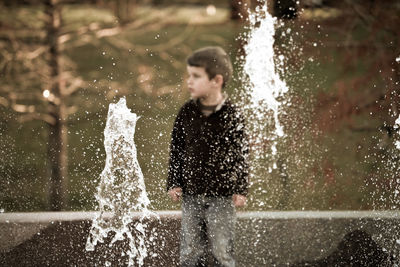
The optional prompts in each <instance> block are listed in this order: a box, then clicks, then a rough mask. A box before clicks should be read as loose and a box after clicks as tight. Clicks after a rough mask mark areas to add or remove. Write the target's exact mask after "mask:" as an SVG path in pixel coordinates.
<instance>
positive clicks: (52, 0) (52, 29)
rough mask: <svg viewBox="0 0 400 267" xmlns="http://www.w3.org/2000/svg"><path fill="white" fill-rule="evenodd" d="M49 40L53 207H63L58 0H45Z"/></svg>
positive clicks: (64, 156) (63, 124)
mask: <svg viewBox="0 0 400 267" xmlns="http://www.w3.org/2000/svg"><path fill="white" fill-rule="evenodd" d="M45 9H46V15H47V19H48V20H47V42H48V44H49V68H50V81H51V87H50V91H51V94H52V95H53V96H54V98H53V100H52V101H51V102H50V103H49V105H50V106H49V114H50V115H51V116H53V117H54V119H55V123H54V124H49V141H48V160H49V165H50V188H49V190H50V193H49V195H50V209H51V210H54V211H58V210H62V209H64V208H65V207H66V204H67V203H66V191H67V190H66V189H67V179H68V178H67V174H68V173H67V169H68V168H67V129H66V113H65V109H66V107H65V100H64V97H63V94H62V88H61V87H62V84H61V80H60V72H61V70H60V62H59V60H60V52H59V34H60V27H61V10H60V6H59V3H58V0H46V1H45Z"/></svg>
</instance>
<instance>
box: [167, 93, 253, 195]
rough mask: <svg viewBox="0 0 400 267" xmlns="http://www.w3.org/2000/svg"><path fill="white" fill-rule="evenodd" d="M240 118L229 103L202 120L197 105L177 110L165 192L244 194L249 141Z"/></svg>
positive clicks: (192, 102)
mask: <svg viewBox="0 0 400 267" xmlns="http://www.w3.org/2000/svg"><path fill="white" fill-rule="evenodd" d="M244 130H245V129H244V123H243V118H242V117H240V115H239V112H238V111H237V108H236V107H235V106H234V105H233V104H232V103H231V102H230V101H229V100H227V101H225V103H224V104H223V105H222V107H221V108H220V109H219V110H217V111H215V112H214V113H212V114H211V115H210V116H204V115H203V114H202V112H201V109H200V105H199V102H198V101H195V100H190V101H188V102H186V103H185V104H184V105H183V106H182V108H181V109H180V111H179V113H178V115H177V117H176V120H175V123H174V127H173V130H172V140H171V147H170V161H169V170H168V180H167V190H170V189H172V188H174V187H181V188H182V191H183V194H184V195H205V196H231V195H233V194H241V195H246V194H247V188H248V164H247V156H248V140H247V136H246V133H245V131H244Z"/></svg>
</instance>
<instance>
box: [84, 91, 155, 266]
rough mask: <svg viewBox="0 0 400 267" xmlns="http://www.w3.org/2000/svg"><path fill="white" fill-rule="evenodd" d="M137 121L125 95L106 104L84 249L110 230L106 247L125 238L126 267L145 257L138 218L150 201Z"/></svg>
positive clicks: (144, 215) (94, 243)
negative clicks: (93, 212)
mask: <svg viewBox="0 0 400 267" xmlns="http://www.w3.org/2000/svg"><path fill="white" fill-rule="evenodd" d="M137 120H138V117H137V116H136V114H135V113H131V112H130V110H129V109H128V108H127V106H126V100H125V98H122V99H120V100H119V102H118V103H117V104H110V106H109V111H108V117H107V123H106V128H105V130H104V146H105V151H106V164H105V167H104V170H103V171H102V173H101V175H100V183H99V186H98V188H97V195H96V199H97V201H98V204H99V213H98V214H97V216H96V217H95V218H94V219H93V223H92V228H91V231H90V235H89V237H88V239H87V243H86V250H88V251H93V250H94V249H95V246H96V245H97V243H98V242H101V243H103V242H104V238H107V236H108V235H109V234H110V233H111V234H114V237H113V239H112V241H111V244H110V246H111V245H112V244H114V243H115V242H116V241H118V240H124V239H128V241H129V249H128V251H125V252H121V253H122V254H123V253H125V254H126V255H127V256H128V257H129V263H128V264H129V266H133V265H134V263H135V261H136V263H137V264H139V266H142V265H143V260H144V258H145V257H146V256H147V249H146V246H145V238H146V236H145V227H146V225H145V224H144V223H143V221H142V220H143V219H144V218H146V217H149V215H150V214H151V213H150V212H149V210H148V209H147V206H148V205H149V204H150V201H149V199H148V197H147V193H146V188H145V184H144V178H143V174H142V171H141V169H140V166H139V162H138V160H137V151H136V146H135V142H134V133H135V126H136V121H137ZM106 211H109V212H111V217H110V218H108V217H107V218H106V216H105V212H106ZM135 212H141V217H140V219H139V220H138V221H137V222H134V221H133V219H134V216H133V213H135Z"/></svg>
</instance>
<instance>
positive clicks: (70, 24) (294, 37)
mask: <svg viewBox="0 0 400 267" xmlns="http://www.w3.org/2000/svg"><path fill="white" fill-rule="evenodd" d="M170 8H171V10H170V11H168V10H166V9H163V8H155V7H151V6H137V10H136V12H137V20H145V19H149V21H150V22H149V25H153V26H152V27H149V28H145V29H146V30H142V29H141V28H136V29H134V30H129V28H128V29H125V30H124V31H122V32H121V33H120V34H119V35H117V36H114V37H110V38H103V39H98V40H96V41H95V42H91V43H88V44H84V45H82V46H76V47H75V46H74V47H70V48H69V47H68V46H67V45H65V48H66V49H65V51H64V53H65V56H68V58H69V60H70V61H65V62H66V64H67V63H68V67H70V66H73V67H71V68H72V69H73V71H74V73H77V74H78V75H79V76H81V77H82V78H83V79H84V80H85V81H87V86H85V87H83V88H81V89H80V90H79V91H77V93H75V94H73V95H72V96H71V97H70V98H69V99H68V102H69V103H70V104H71V105H74V106H77V107H78V109H77V112H75V113H74V114H73V115H71V116H70V117H69V123H68V137H69V142H68V147H69V151H68V153H69V176H70V177H69V185H68V196H69V206H68V209H70V210H91V209H95V208H96V203H95V199H94V195H95V192H96V186H97V184H98V179H99V174H100V172H101V171H102V169H103V167H104V160H105V152H104V147H103V143H102V142H103V130H104V127H105V122H106V117H107V109H108V105H109V103H112V102H116V101H117V100H118V99H119V98H120V97H126V99H127V104H128V107H129V108H131V110H132V111H133V112H135V113H137V114H138V115H139V116H141V118H140V119H139V121H138V123H137V129H136V134H135V141H136V145H137V149H138V160H139V162H140V165H141V168H142V171H143V174H144V177H145V182H146V187H147V191H148V194H149V198H150V200H151V202H152V207H151V208H152V209H177V208H178V205H177V204H173V203H172V202H171V201H170V200H169V199H168V198H167V195H166V192H165V179H166V175H167V165H168V150H169V141H170V132H171V129H172V124H173V121H174V118H175V114H176V113H177V111H178V109H179V107H180V106H181V105H182V104H183V103H184V101H186V100H187V99H188V97H189V95H188V94H187V92H186V90H185V82H184V79H185V67H186V66H185V58H186V57H187V56H188V54H190V53H191V52H192V51H193V50H195V49H197V48H199V47H202V46H206V45H220V46H222V47H224V48H225V49H226V50H227V51H228V52H229V53H230V55H231V58H232V60H233V61H234V62H235V66H236V71H237V72H236V73H235V77H236V78H235V81H234V82H233V83H232V84H231V86H230V87H229V88H228V89H227V91H228V93H229V94H231V95H232V96H233V97H234V98H235V99H236V100H239V99H240V96H239V95H240V88H241V74H240V73H239V72H240V64H239V63H240V62H239V60H238V59H237V51H238V50H239V47H240V45H241V43H240V40H238V39H237V37H238V36H239V35H240V34H241V33H243V32H244V31H245V30H244V29H243V25H242V24H240V23H239V22H231V21H228V20H227V19H224V20H223V22H219V23H214V24H213V23H205V22H203V23H198V24H186V23H183V21H185V19H180V18H179V17H172V20H171V16H173V15H171V14H173V13H168V12H172V10H173V9H176V6H175V7H170ZM187 8H188V9H187V10H186V11H187V12H189V11H190V10H191V11H190V12H193V14H198V13H199V10H200V8H202V7H199V6H193V7H187ZM63 12H64V13H63V16H64V24H65V28H64V30H65V31H66V32H69V31H74V30H77V29H78V28H79V27H81V26H82V25H86V24H89V23H99V24H101V26H102V27H104V26H113V25H115V24H116V20H115V16H114V15H113V14H112V12H110V10H107V9H104V8H96V7H93V6H89V5H72V6H66V7H65V8H64V9H63ZM201 12H204V11H200V14H203V13H201ZM220 12H221V13H217V14H221V16H225V17H226V16H227V14H228V13H229V12H228V10H226V9H223V8H222V9H221V10H220ZM155 14H157V15H155ZM160 14H164V15H165V16H163V17H162V19H165V20H167V21H169V22H168V23H163V22H162V19H161V18H160V19H157V18H155V20H159V22H158V23H154V21H155V20H154V18H153V20H152V19H151V18H150V17H152V16H153V17H154V16H158V15H160ZM16 16H17V17H20V18H21V17H22V18H26V20H25V19H22V21H26V23H29V24H34V27H35V28H38V29H40V27H41V24H40V21H39V20H36V19H35V17H37V16H39V17H40V10H37V9H36V8H35V7H26V6H25V7H19V8H18V7H13V8H11V9H10V10H6V9H2V11H0V21H1V23H2V25H8V24H12V21H13V18H14V17H16ZM185 16H187V15H185ZM219 19H220V18H219ZM18 21H20V20H18ZM319 24H322V23H320V22H318V21H307V20H304V21H301V20H298V21H295V22H287V23H286V24H285V25H283V26H280V28H279V29H278V31H277V32H278V34H277V42H276V50H277V51H276V53H277V54H282V55H284V56H285V66H287V69H286V71H285V74H284V79H285V80H286V81H287V83H288V85H289V87H290V93H289V94H288V95H287V96H286V97H287V104H285V105H284V113H283V115H282V116H281V117H282V118H281V119H282V121H283V124H284V126H285V131H286V133H287V137H286V138H285V139H283V140H281V142H280V143H279V145H278V151H279V153H278V155H277V157H275V158H271V157H268V155H269V154H268V153H269V151H268V148H266V150H265V155H266V157H265V158H263V159H261V160H259V161H258V162H257V164H258V165H257V166H255V168H254V172H253V176H252V181H251V182H252V187H251V193H250V196H249V205H248V207H247V209H250V210H258V209H262V210H271V209H297V210H301V209H372V208H389V209H396V208H398V205H397V202H395V201H394V200H393V188H394V187H393V186H392V187H385V186H384V185H383V186H381V184H380V182H379V181H380V180H379V179H378V178H377V176H379V173H381V174H382V175H386V176H385V177H392V178H393V177H395V175H394V174H393V168H395V167H396V166H397V165H395V167H393V166H391V167H390V168H389V167H388V166H387V163H386V162H385V157H384V156H382V155H381V154H379V153H389V154H390V155H387V158H389V159H393V154H395V153H396V151H395V150H390V149H386V148H385V149H380V146H379V144H381V143H382V141H381V140H382V138H384V136H385V133H384V132H380V131H379V127H380V126H381V124H382V120H381V118H379V117H372V116H370V114H369V113H368V112H364V113H360V114H355V115H354V116H352V117H351V119H349V120H351V123H348V121H346V120H340V121H338V122H335V124H334V126H329V125H328V126H327V125H326V119H325V117H329V116H335V114H332V112H331V111H329V110H328V111H324V110H323V109H321V107H320V104H321V103H325V102H324V101H325V100H326V99H327V98H329V97H330V96H332V95H334V94H335V93H336V92H337V91H336V90H337V82H338V81H348V80H351V79H353V78H354V77H359V76H365V75H368V72H367V66H368V61H366V60H368V55H367V56H366V57H365V56H360V61H358V62H357V63H356V67H354V68H352V70H351V71H348V72H345V73H344V72H343V59H344V58H346V56H347V54H346V51H343V50H342V49H340V48H337V47H336V46H334V45H333V46H328V45H327V44H328V43H332V42H333V43H341V42H342V40H338V38H339V37H337V36H335V32H332V33H331V32H329V34H331V35H330V36H329V38H325V36H322V35H323V34H322V33H321V30H318V28H316V25H319ZM14 26H15V27H20V26H19V25H14ZM21 26H22V25H21ZM288 28H290V29H291V32H292V34H291V35H288V36H291V37H281V36H279V33H280V31H286V30H287V29H288ZM365 31H366V30H365V28H363V27H361V28H355V29H354V32H352V33H351V34H352V36H354V39H356V40H357V39H362V38H365V36H366V33H365ZM326 33H328V31H326V32H324V34H326ZM0 34H1V29H0ZM278 37H279V38H278ZM79 38H84V36H79V35H77V36H74V37H73V39H72V40H71V42H73V41H79ZM123 42H125V44H130V45H125V46H124V45H123V44H124V43H123ZM121 44H122V45H121ZM282 44H286V45H285V46H282ZM314 44H317V45H316V46H315V45H314ZM2 78H4V77H1V76H0V79H2ZM372 85H375V86H385V84H384V81H380V80H379V77H376V78H374V79H372V80H371V81H369V85H368V86H365V87H364V88H363V89H362V90H361V91H358V92H353V91H352V92H349V94H352V93H354V94H356V96H355V99H357V98H359V99H362V98H363V97H364V96H365V95H370V94H371V92H372V91H373V90H374V87H373V86H372ZM234 88H239V89H238V90H234ZM37 89H38V90H39V92H40V88H37ZM321 110H322V111H321ZM329 118H331V117H329ZM265 123H269V120H268V118H267V119H266V122H265ZM349 125H350V126H351V127H349ZM330 127H331V128H330ZM353 128H357V129H358V128H362V129H363V128H368V129H373V130H372V131H371V130H368V131H362V130H360V131H358V130H354V129H353ZM327 129H329V130H327ZM0 137H1V138H0V150H1V151H0V157H1V159H0V161H1V163H0V178H1V179H0V183H1V187H0V208H1V209H4V210H5V211H34V210H46V209H47V208H48V203H47V202H48V187H49V182H48V180H47V179H48V171H47V168H48V164H47V161H46V151H47V145H46V144H47V126H46V124H45V123H43V122H41V121H30V122H23V123H21V122H20V121H18V114H17V113H15V112H13V111H11V110H10V109H9V108H7V107H4V106H2V105H0ZM389 143H390V142H389ZM266 146H267V147H268V144H266ZM387 146H389V147H390V144H389V145H387ZM274 160H277V161H278V164H280V166H282V164H283V165H285V166H286V167H285V168H284V170H283V169H280V168H277V169H273V170H272V171H269V169H268V167H269V166H270V165H271V164H272V162H273V161H274ZM396 164H397V163H396ZM385 166H386V171H387V172H388V173H387V174H383V172H377V168H385ZM386 180H387V179H386ZM383 183H384V182H383ZM377 188H379V189H378V190H377ZM379 190H382V191H381V192H379ZM382 198H383V200H382Z"/></svg>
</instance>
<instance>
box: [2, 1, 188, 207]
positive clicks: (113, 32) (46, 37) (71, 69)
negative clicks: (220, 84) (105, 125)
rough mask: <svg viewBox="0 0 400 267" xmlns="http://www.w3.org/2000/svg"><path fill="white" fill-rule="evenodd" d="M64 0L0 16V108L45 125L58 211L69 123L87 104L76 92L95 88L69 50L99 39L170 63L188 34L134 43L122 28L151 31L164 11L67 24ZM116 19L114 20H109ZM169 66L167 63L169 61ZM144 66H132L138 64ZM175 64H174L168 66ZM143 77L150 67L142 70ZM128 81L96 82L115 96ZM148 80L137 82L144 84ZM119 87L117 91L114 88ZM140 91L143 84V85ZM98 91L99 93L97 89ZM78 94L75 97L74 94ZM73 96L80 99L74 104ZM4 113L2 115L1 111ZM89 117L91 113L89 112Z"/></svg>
mask: <svg viewBox="0 0 400 267" xmlns="http://www.w3.org/2000/svg"><path fill="white" fill-rule="evenodd" d="M69 2H70V1H69V0H66V1H64V0H41V1H40V4H34V5H31V6H25V4H24V5H23V6H20V5H15V6H11V7H4V8H9V9H7V10H8V12H9V13H10V16H9V18H8V19H7V18H5V17H3V18H2V19H1V24H0V25H1V31H0V70H1V73H2V75H1V77H0V79H1V84H2V86H1V87H0V106H2V108H4V109H6V110H8V111H7V112H9V113H11V112H13V113H14V114H17V118H18V122H19V123H21V124H23V123H26V122H29V121H32V120H39V121H42V122H44V123H45V124H46V125H47V126H48V131H47V132H48V141H47V158H48V160H47V161H48V166H49V185H50V186H49V209H51V210H62V209H65V208H67V207H68V203H67V202H68V201H67V200H68V199H69V198H68V181H69V179H68V152H67V147H68V125H69V123H71V117H72V116H71V115H73V114H75V113H76V112H78V111H79V110H81V111H82V107H81V106H82V105H86V104H87V103H85V101H86V100H84V99H80V98H81V97H79V95H82V92H83V91H84V92H85V96H88V97H89V96H90V95H98V94H99V93H98V91H97V90H98V89H97V86H90V84H89V83H88V82H87V81H85V79H84V78H82V77H81V76H80V75H78V74H77V72H76V68H77V66H76V63H75V62H74V60H73V59H72V58H71V57H70V56H69V55H70V53H68V52H69V51H71V50H74V49H75V48H77V47H82V46H86V45H96V44H98V42H99V39H104V41H105V42H104V43H106V44H108V45H109V46H111V47H112V48H114V49H117V50H120V51H126V53H128V51H135V55H143V56H145V55H147V54H148V53H149V52H148V51H150V49H151V51H153V52H154V53H159V55H160V57H161V58H162V59H163V60H165V61H166V62H171V61H172V60H171V58H173V56H172V55H170V54H169V52H168V49H171V47H175V46H176V45H178V44H180V43H182V42H183V41H184V40H185V38H187V37H188V35H189V33H190V32H191V27H187V28H186V29H185V30H184V31H182V32H180V33H179V34H176V35H175V36H174V37H172V38H170V39H169V40H167V41H166V42H165V43H162V44H155V45H150V46H148V45H146V46H145V45H139V44H136V43H133V42H131V40H128V39H127V38H124V37H125V36H124V37H121V34H122V33H124V32H126V31H137V30H140V31H143V32H146V31H148V30H149V29H151V30H153V31H156V30H158V29H161V28H162V27H163V25H164V24H163V23H164V22H163V20H162V19H163V18H164V17H163V16H169V15H170V14H169V13H168V12H164V13H162V14H161V15H159V16H152V17H150V16H148V14H145V15H143V16H142V17H137V18H135V20H134V21H131V22H126V23H125V24H124V25H122V26H121V25H117V26H115V23H112V24H110V23H108V24H107V23H104V22H102V21H90V22H89V23H86V24H85V23H82V22H78V23H77V22H76V21H73V22H71V23H70V24H68V23H66V22H65V20H63V18H62V16H63V15H65V14H71V13H68V10H69V9H71V6H70V5H69V4H68V3H69ZM114 21H115V20H114ZM169 65H171V64H169ZM142 66H143V65H139V66H137V67H138V68H139V70H138V71H139V74H140V68H141V67H142ZM172 67H173V68H175V65H174V64H172ZM144 71H145V72H147V73H146V75H150V73H151V71H149V70H147V69H146V70H144ZM133 80H134V79H132V81H128V82H125V83H121V82H120V81H117V80H112V81H111V80H109V79H107V78H104V79H101V80H98V81H97V84H106V85H107V86H106V88H107V89H106V88H105V89H104V90H105V92H104V94H105V97H106V98H108V99H112V98H113V97H114V96H115V95H117V94H124V93H125V94H126V93H127V92H129V91H130V90H131V85H132V84H131V83H133ZM146 84H147V83H145V82H143V83H140V86H146ZM172 87H173V86H164V87H162V88H157V89H156V88H154V89H151V92H150V93H152V94H162V93H160V92H158V90H160V91H165V92H168V91H167V90H171V88H172ZM115 88H118V89H119V90H115ZM142 89H143V90H145V88H142ZM102 94H103V92H102ZM77 96H78V97H77ZM77 99H80V100H79V101H78V102H77V101H76V100H77ZM2 115H3V114H2ZM93 116H94V115H93Z"/></svg>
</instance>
